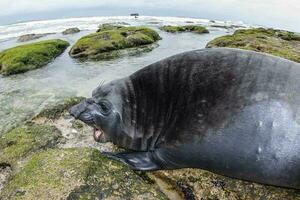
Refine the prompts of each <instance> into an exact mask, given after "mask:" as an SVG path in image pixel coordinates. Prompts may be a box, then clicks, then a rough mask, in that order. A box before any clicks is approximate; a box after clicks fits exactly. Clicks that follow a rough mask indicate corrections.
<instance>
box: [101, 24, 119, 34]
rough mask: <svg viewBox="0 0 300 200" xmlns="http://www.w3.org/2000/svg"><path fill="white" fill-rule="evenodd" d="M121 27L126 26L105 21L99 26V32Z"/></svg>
mask: <svg viewBox="0 0 300 200" xmlns="http://www.w3.org/2000/svg"><path fill="white" fill-rule="evenodd" d="M120 28H124V26H122V25H118V24H111V23H104V24H101V25H100V26H99V28H98V30H97V32H101V31H107V30H114V29H120Z"/></svg>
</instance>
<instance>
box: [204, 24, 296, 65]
mask: <svg viewBox="0 0 300 200" xmlns="http://www.w3.org/2000/svg"><path fill="white" fill-rule="evenodd" d="M206 47H207V48H212V47H230V48H240V49H248V50H253V51H259V52H265V53H269V54H273V55H275V56H280V57H283V58H286V59H290V60H293V61H296V62H300V35H297V34H296V33H293V32H289V31H283V30H275V29H264V28H254V29H245V30H237V31H235V32H234V34H233V35H226V36H222V37H218V38H216V39H214V40H212V41H210V42H209V43H208V44H207V45H206Z"/></svg>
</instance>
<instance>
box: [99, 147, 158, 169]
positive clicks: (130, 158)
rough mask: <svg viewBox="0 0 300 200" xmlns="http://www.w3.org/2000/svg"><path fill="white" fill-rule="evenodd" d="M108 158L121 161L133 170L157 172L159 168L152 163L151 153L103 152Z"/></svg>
mask: <svg viewBox="0 0 300 200" xmlns="http://www.w3.org/2000/svg"><path fill="white" fill-rule="evenodd" d="M103 154H104V155H106V156H107V157H108V158H111V159H114V160H118V161H121V162H123V163H125V164H127V165H128V166H129V167H130V168H132V169H135V170H142V171H149V170H158V169H160V167H159V166H158V165H157V164H156V163H155V162H154V161H153V158H152V153H151V152H148V151H146V152H128V153H127V152H125V153H117V154H113V153H108V152H104V153H103Z"/></svg>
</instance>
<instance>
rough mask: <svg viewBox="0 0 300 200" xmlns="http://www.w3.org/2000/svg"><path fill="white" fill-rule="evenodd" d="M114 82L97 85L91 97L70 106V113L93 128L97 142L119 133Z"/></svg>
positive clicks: (108, 139) (104, 140) (109, 138)
mask: <svg viewBox="0 0 300 200" xmlns="http://www.w3.org/2000/svg"><path fill="white" fill-rule="evenodd" d="M113 86H114V83H109V84H107V85H103V86H99V87H98V88H96V89H95V90H94V91H93V95H92V98H86V99H85V100H83V101H81V102H80V103H79V104H77V105H75V106H73V107H71V109H70V110H69V112H70V114H71V115H72V116H73V117H74V118H75V119H79V120H81V121H83V122H84V123H86V124H88V125H89V126H91V127H93V128H94V139H95V140H96V141H97V142H107V141H112V138H114V137H115V136H118V135H120V134H121V133H120V131H121V128H120V121H121V117H120V113H119V109H118V103H117V101H116V100H117V99H118V98H117V96H116V95H117V94H116V92H115V91H114V88H115V87H113Z"/></svg>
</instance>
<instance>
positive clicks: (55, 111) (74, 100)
mask: <svg viewBox="0 0 300 200" xmlns="http://www.w3.org/2000/svg"><path fill="white" fill-rule="evenodd" d="M83 99H85V98H84V97H70V98H67V99H66V100H64V102H62V103H59V104H57V105H55V106H51V107H50V108H45V109H44V110H42V111H41V112H40V113H39V114H38V115H37V116H35V117H34V119H36V118H41V117H45V118H47V119H57V118H59V117H60V116H61V115H62V114H63V113H64V112H67V111H68V109H69V108H71V107H72V106H73V105H76V104H78V103H79V102H80V101H82V100H83Z"/></svg>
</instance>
